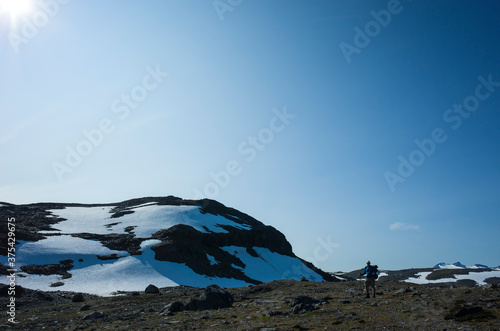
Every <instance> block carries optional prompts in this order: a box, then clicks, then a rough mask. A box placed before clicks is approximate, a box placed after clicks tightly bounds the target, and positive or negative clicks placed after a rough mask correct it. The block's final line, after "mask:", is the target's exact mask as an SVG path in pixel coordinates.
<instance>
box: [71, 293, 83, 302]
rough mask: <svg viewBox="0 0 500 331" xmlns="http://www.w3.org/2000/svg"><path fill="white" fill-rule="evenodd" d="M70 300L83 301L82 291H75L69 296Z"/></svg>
mask: <svg viewBox="0 0 500 331" xmlns="http://www.w3.org/2000/svg"><path fill="white" fill-rule="evenodd" d="M71 301H72V302H84V301H85V298H84V297H83V294H82V293H77V294H75V295H73V297H72V298H71Z"/></svg>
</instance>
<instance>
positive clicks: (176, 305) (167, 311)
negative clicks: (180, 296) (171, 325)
mask: <svg viewBox="0 0 500 331" xmlns="http://www.w3.org/2000/svg"><path fill="white" fill-rule="evenodd" d="M184 308H185V307H184V304H183V303H182V302H179V301H174V302H171V303H169V304H168V305H166V306H165V308H163V311H162V312H161V313H160V315H172V314H173V313H176V312H179V311H182V310H184Z"/></svg>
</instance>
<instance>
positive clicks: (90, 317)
mask: <svg viewBox="0 0 500 331" xmlns="http://www.w3.org/2000/svg"><path fill="white" fill-rule="evenodd" d="M105 317H106V315H104V314H103V313H101V312H98V311H95V312H93V313H90V314H88V315H85V316H84V317H83V318H82V320H84V321H94V320H97V319H101V318H105Z"/></svg>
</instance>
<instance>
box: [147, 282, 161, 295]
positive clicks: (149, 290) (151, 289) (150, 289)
mask: <svg viewBox="0 0 500 331" xmlns="http://www.w3.org/2000/svg"><path fill="white" fill-rule="evenodd" d="M144 293H146V294H158V293H160V290H159V289H158V287H156V286H154V285H153V284H149V285H148V287H146V289H145V290H144Z"/></svg>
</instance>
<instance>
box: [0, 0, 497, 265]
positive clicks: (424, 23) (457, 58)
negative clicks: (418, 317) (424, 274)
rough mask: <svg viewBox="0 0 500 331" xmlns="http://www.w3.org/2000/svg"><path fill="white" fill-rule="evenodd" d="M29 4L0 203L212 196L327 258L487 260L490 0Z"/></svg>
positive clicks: (17, 38)
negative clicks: (476, 2)
mask: <svg viewBox="0 0 500 331" xmlns="http://www.w3.org/2000/svg"><path fill="white" fill-rule="evenodd" d="M33 2H34V7H33V9H32V11H31V12H28V13H25V14H24V16H17V17H14V16H12V15H9V14H8V13H6V12H5V11H4V12H2V13H1V14H0V47H1V52H0V91H1V94H0V95H1V97H0V110H1V112H2V121H0V201H7V202H11V203H33V202H42V201H44V202H45V201H60V202H89V203H95V202H117V201H122V200H125V199H130V198H135V197H141V196H166V195H175V196H179V197H183V198H186V199H189V198H200V197H202V196H206V197H209V198H213V199H216V200H218V201H220V202H222V203H224V204H226V205H228V206H231V207H234V208H237V209H239V210H241V211H243V212H246V213H248V214H250V215H252V216H253V217H255V218H257V219H258V220H260V221H262V222H264V223H266V224H269V225H272V226H274V227H276V228H277V229H279V230H280V231H281V232H283V233H284V234H285V235H286V236H287V238H288V240H289V241H290V242H291V243H292V245H293V247H294V251H295V253H296V254H297V255H299V256H300V257H302V258H305V259H307V260H310V261H311V262H313V263H315V264H316V265H318V266H319V267H321V268H323V269H325V270H328V271H337V270H352V269H355V268H358V267H362V266H363V265H364V263H365V261H366V260H367V259H370V260H371V261H372V262H373V263H377V264H378V265H379V266H380V267H381V268H385V269H399V268H410V267H427V266H432V265H434V264H436V263H438V262H441V261H447V262H455V261H457V260H460V261H461V262H462V263H465V264H473V263H483V264H488V265H492V266H496V265H499V264H500V260H499V258H498V254H497V252H496V245H495V242H496V239H497V236H498V233H500V225H499V224H500V223H499V216H498V215H499V214H500V213H499V212H500V194H499V193H500V185H499V183H500V175H499V171H498V169H499V166H500V156H499V151H498V146H500V145H499V143H500V86H499V85H500V68H499V66H498V59H499V58H500V48H499V47H498V43H497V42H496V40H497V39H498V35H499V33H500V23H499V21H498V17H497V14H496V13H498V10H499V9H500V5H499V4H498V3H496V2H484V3H481V5H480V6H478V5H474V4H473V3H472V2H468V1H451V0H449V1H439V2H434V1H408V0H401V1H395V0H391V1H310V0H308V1H306V0H302V1H299V0H297V1H277V0H271V1H250V0H246V1H237V0H233V1H228V0H220V1H195V0H191V1H132V0H124V1H118V0H110V1H97V0H88V1H78V0H72V1H68V0H64V1H63V0H44V1H33ZM0 3H1V2H0ZM0 8H1V6H0Z"/></svg>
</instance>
